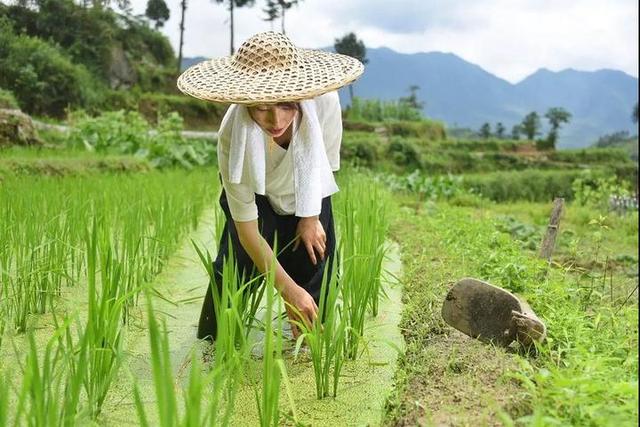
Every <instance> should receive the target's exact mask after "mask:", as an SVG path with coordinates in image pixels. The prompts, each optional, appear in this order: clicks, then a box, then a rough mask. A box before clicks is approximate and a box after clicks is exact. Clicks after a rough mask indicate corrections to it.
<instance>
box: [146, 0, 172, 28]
mask: <svg viewBox="0 0 640 427" xmlns="http://www.w3.org/2000/svg"><path fill="white" fill-rule="evenodd" d="M144 14H145V15H146V16H147V17H148V18H149V19H151V20H152V21H156V30H157V29H158V28H160V27H162V26H163V25H164V23H165V21H167V20H168V19H169V8H168V7H167V4H166V3H165V2H164V0H148V1H147V8H146V9H145V11H144Z"/></svg>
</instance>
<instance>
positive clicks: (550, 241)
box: [539, 197, 564, 262]
mask: <svg viewBox="0 0 640 427" xmlns="http://www.w3.org/2000/svg"><path fill="white" fill-rule="evenodd" d="M563 207H564V199H563V198H562V197H557V198H556V199H555V200H554V201H553V210H552V211H551V217H550V218H549V225H548V226H547V232H546V233H545V235H544V239H542V245H541V246H540V255H539V257H540V258H542V259H546V260H547V262H551V254H552V253H553V249H554V248H555V245H556V236H557V235H558V226H559V224H560V216H561V215H562V208H563Z"/></svg>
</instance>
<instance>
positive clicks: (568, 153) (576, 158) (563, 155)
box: [549, 148, 630, 163]
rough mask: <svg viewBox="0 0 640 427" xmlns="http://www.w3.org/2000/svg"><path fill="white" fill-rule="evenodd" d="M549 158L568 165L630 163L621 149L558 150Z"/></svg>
mask: <svg viewBox="0 0 640 427" xmlns="http://www.w3.org/2000/svg"><path fill="white" fill-rule="evenodd" d="M549 158H550V159H551V160H556V161H559V162H568V163H630V160H629V154H628V153H627V151H625V150H624V149H622V148H585V149H581V150H560V151H555V152H553V153H551V154H550V155H549Z"/></svg>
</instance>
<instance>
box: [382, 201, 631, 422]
mask: <svg viewBox="0 0 640 427" xmlns="http://www.w3.org/2000/svg"><path fill="white" fill-rule="evenodd" d="M550 208H551V205H550V204H534V203H518V204H510V205H509V206H505V205H498V204H494V203H484V204H482V205H481V206H478V207H460V206H451V205H449V204H447V203H444V202H441V203H439V204H433V203H427V204H423V205H421V206H419V207H418V209H417V210H416V209H411V210H408V209H403V210H402V211H395V214H394V217H395V219H394V226H393V234H394V235H395V236H396V237H397V238H398V239H399V240H400V242H401V243H402V247H403V252H404V261H405V262H406V274H405V278H404V281H405V283H406V288H405V312H404V314H403V320H402V324H401V327H402V329H403V330H404V331H405V338H406V340H407V352H406V354H405V356H404V358H403V360H402V361H401V363H400V366H399V370H398V373H397V381H398V384H399V387H398V395H397V397H396V399H393V400H392V401H391V402H390V404H389V406H388V421H387V422H388V423H390V424H398V423H409V424H411V423H415V422H417V420H420V419H423V420H424V419H429V420H431V421H433V422H443V423H453V424H455V423H458V422H465V420H470V419H474V420H477V421H478V422H480V423H487V424H491V423H495V422H498V420H499V422H500V423H502V424H505V425H610V424H611V425H614V424H616V425H618V424H617V423H620V424H622V425H632V424H633V425H635V424H636V422H637V419H638V411H637V402H638V394H637V384H638V382H637V366H638V365H637V361H638V352H637V344H638V342H637V341H638V334H637V321H638V312H637V307H635V306H634V304H635V302H636V301H637V299H636V298H637V297H634V296H633V294H634V292H635V291H634V289H633V288H634V286H635V284H636V283H635V279H631V278H628V277H626V276H625V274H624V272H623V271H621V270H619V269H618V270H616V269H609V270H608V272H607V274H608V275H609V276H607V279H606V283H607V289H606V290H607V291H608V286H609V283H610V282H612V283H613V286H614V288H616V289H619V290H620V292H616V293H614V295H613V297H611V295H609V294H608V292H601V291H600V289H601V288H600V285H599V284H600V283H601V282H602V281H603V279H604V274H605V272H604V271H603V270H602V269H598V268H596V269H589V271H588V272H587V273H588V275H587V276H585V275H584V273H585V272H582V271H577V270H576V269H575V268H574V267H572V265H571V264H565V263H555V264H552V267H551V269H550V270H549V272H548V274H547V275H546V278H544V277H545V276H544V275H542V276H541V274H540V273H541V272H544V271H545V269H546V266H545V265H544V263H542V264H541V262H540V260H538V259H537V253H536V251H535V250H529V249H526V248H524V247H523V246H522V242H521V241H520V240H519V239H518V238H516V237H514V236H512V235H511V233H507V232H505V231H504V229H502V228H501V227H498V225H499V221H495V220H494V219H495V218H497V217H498V216H499V215H502V214H504V213H505V212H509V213H510V214H512V215H513V216H514V217H516V218H518V219H519V220H525V219H527V218H532V217H536V218H538V220H537V221H536V223H539V224H540V223H544V221H543V219H544V217H545V216H548V215H549V211H550ZM600 215H602V213H601V212H598V211H596V210H593V209H591V210H585V208H582V207H575V206H574V205H572V204H569V205H567V207H566V214H565V218H566V221H565V220H563V221H564V222H561V225H560V228H561V230H562V229H563V228H571V227H574V226H575V224H576V222H575V221H576V219H577V218H583V217H585V216H586V217H591V218H598V217H599V216H600ZM627 220H628V221H630V223H629V224H628V225H626V226H624V225H622V224H621V227H622V228H623V229H624V228H625V227H626V229H627V230H629V229H633V227H634V226H633V225H632V224H631V218H628V219H627ZM579 221H580V222H582V221H584V220H582V219H581V220H579ZM616 221H617V220H616ZM529 224H530V223H529ZM609 232H613V233H614V234H618V233H621V234H620V235H619V236H618V237H617V238H614V237H613V236H608V237H603V236H606V235H607V233H609ZM627 232H628V231H627ZM578 233H579V235H580V236H581V238H582V239H584V241H585V242H596V241H597V239H598V238H597V234H598V233H599V234H600V235H601V238H600V241H601V242H608V243H607V244H604V243H602V244H601V246H600V248H599V255H598V257H599V258H600V259H604V258H606V256H607V255H608V256H609V257H610V258H612V255H613V254H614V253H615V252H613V251H622V252H623V253H624V252H627V251H631V250H633V247H634V245H636V248H637V244H635V243H634V242H635V239H634V238H633V236H626V237H622V234H623V232H622V230H618V231H612V230H610V229H603V228H599V227H597V226H596V225H593V224H592V225H591V226H586V225H584V226H582V228H581V229H580V231H579V232H578ZM566 237H567V236H565V238H566ZM592 239H593V240H592ZM562 240H563V238H562V237H561V239H560V249H561V252H562V251H563V249H562V248H563V246H564V244H563V243H562ZM425 242H429V244H427V245H425ZM614 242H615V243H614ZM595 249H596V248H595V247H593V246H590V245H582V246H579V247H578V249H577V250H578V257H579V258H582V259H588V258H590V257H594V256H595V254H596V252H595ZM564 250H566V248H565V249H564ZM592 261H594V260H593V259H592ZM611 275H612V277H611ZM465 276H471V277H478V278H480V279H484V280H488V281H490V282H491V283H494V284H496V285H500V286H503V287H506V288H508V289H510V290H512V291H518V292H520V293H521V294H522V295H524V297H525V298H526V299H527V301H528V302H529V303H530V304H531V306H532V307H533V308H534V310H535V311H536V313H537V314H538V315H539V316H540V317H541V318H542V319H543V320H544V321H545V323H546V324H547V329H548V334H549V335H548V340H547V341H546V343H545V344H543V345H540V346H538V348H537V357H530V356H529V357H527V356H526V354H523V355H517V354H508V353H505V352H504V351H502V350H500V349H493V348H491V347H489V346H485V345H481V344H478V343H477V342H475V341H469V340H463V339H462V338H460V337H459V336H458V335H457V334H454V333H452V332H451V330H450V328H449V327H448V326H446V325H445V324H444V323H443V322H442V320H441V318H440V316H439V308H440V305H441V302H442V299H443V298H444V295H445V294H446V291H447V289H448V288H449V286H450V285H451V284H452V283H453V282H454V281H455V280H457V279H459V278H462V277H465ZM594 277H595V279H596V280H595V283H596V287H595V289H594V288H593V280H592V279H593V278H594ZM623 290H624V291H623ZM630 295H631V296H632V298H631V300H627V301H625V300H626V299H627V297H628V296H630ZM636 295H637V294H636ZM479 361H481V363H479ZM442 373H444V375H443V374H442ZM427 381H428V384H429V386H428V387H427V386H426V385H425V384H427ZM415 402H418V403H419V405H418V404H417V403H415ZM421 408H422V409H421ZM424 408H428V411H427V409H424Z"/></svg>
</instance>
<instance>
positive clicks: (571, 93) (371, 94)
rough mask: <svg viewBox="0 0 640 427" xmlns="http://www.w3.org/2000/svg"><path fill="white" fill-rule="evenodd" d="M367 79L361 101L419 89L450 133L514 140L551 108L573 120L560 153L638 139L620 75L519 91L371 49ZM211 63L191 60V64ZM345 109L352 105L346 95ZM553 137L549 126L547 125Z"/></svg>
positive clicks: (429, 61)
mask: <svg viewBox="0 0 640 427" xmlns="http://www.w3.org/2000/svg"><path fill="white" fill-rule="evenodd" d="M367 58H368V60H369V62H368V64H367V66H366V69H365V73H364V75H363V76H362V77H361V78H360V79H359V80H358V81H357V82H356V83H355V84H354V92H355V94H356V96H360V97H362V98H379V99H398V98H399V97H401V96H407V95H408V88H409V86H411V85H418V86H420V90H419V91H418V97H419V99H420V100H421V101H423V102H424V103H425V106H424V113H425V115H426V116H427V117H430V118H434V119H438V120H442V121H444V122H445V123H447V125H448V126H450V127H470V128H473V129H479V128H480V126H481V125H482V124H483V123H485V122H489V123H490V124H491V125H492V127H493V126H495V124H496V123H497V122H502V123H503V125H505V127H506V128H507V131H508V132H509V131H510V130H511V127H512V126H513V125H514V124H516V123H519V122H520V121H521V120H522V118H523V117H524V116H525V115H526V114H527V113H529V112H531V111H537V112H538V114H540V115H541V116H543V115H544V113H545V112H546V111H547V109H549V108H550V107H562V108H564V109H566V110H567V111H569V112H570V113H571V114H572V115H573V117H572V119H571V122H570V123H569V124H568V125H564V126H563V127H562V129H561V130H560V139H559V146H560V147H563V148H569V147H572V148H574V147H586V146H588V145H591V144H593V143H594V142H595V141H596V140H597V139H598V137H599V136H601V135H603V134H607V133H612V132H616V131H622V130H626V131H629V132H631V133H632V134H635V133H637V128H636V126H635V125H634V124H633V123H632V121H631V112H632V109H633V105H634V104H635V103H636V102H637V100H638V79H637V78H635V77H632V76H630V75H628V74H625V73H623V72H621V71H616V70H598V71H593V72H590V71H577V70H573V69H567V70H563V71H559V72H553V71H549V70H546V69H540V70H538V71H536V72H535V73H533V74H532V75H530V76H529V77H527V78H525V79H524V80H522V81H520V82H518V83H517V84H512V83H510V82H508V81H506V80H503V79H501V78H498V77H496V76H494V75H493V74H491V73H489V72H487V71H485V70H484V69H482V68H481V67H479V66H478V65H475V64H472V63H470V62H467V61H465V60H464V59H462V58H460V57H459V56H457V55H454V54H452V53H442V52H429V53H415V54H402V53H398V52H395V51H393V50H391V49H388V48H377V49H367ZM202 59H204V58H193V59H191V58H185V60H184V61H183V64H186V63H189V64H191V63H195V62H197V61H199V60H202ZM340 96H341V99H342V103H343V105H347V104H348V102H349V98H348V97H349V95H348V91H347V90H346V89H343V90H341V91H340ZM543 123H544V125H543V130H544V131H545V132H546V129H547V126H546V119H543Z"/></svg>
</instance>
